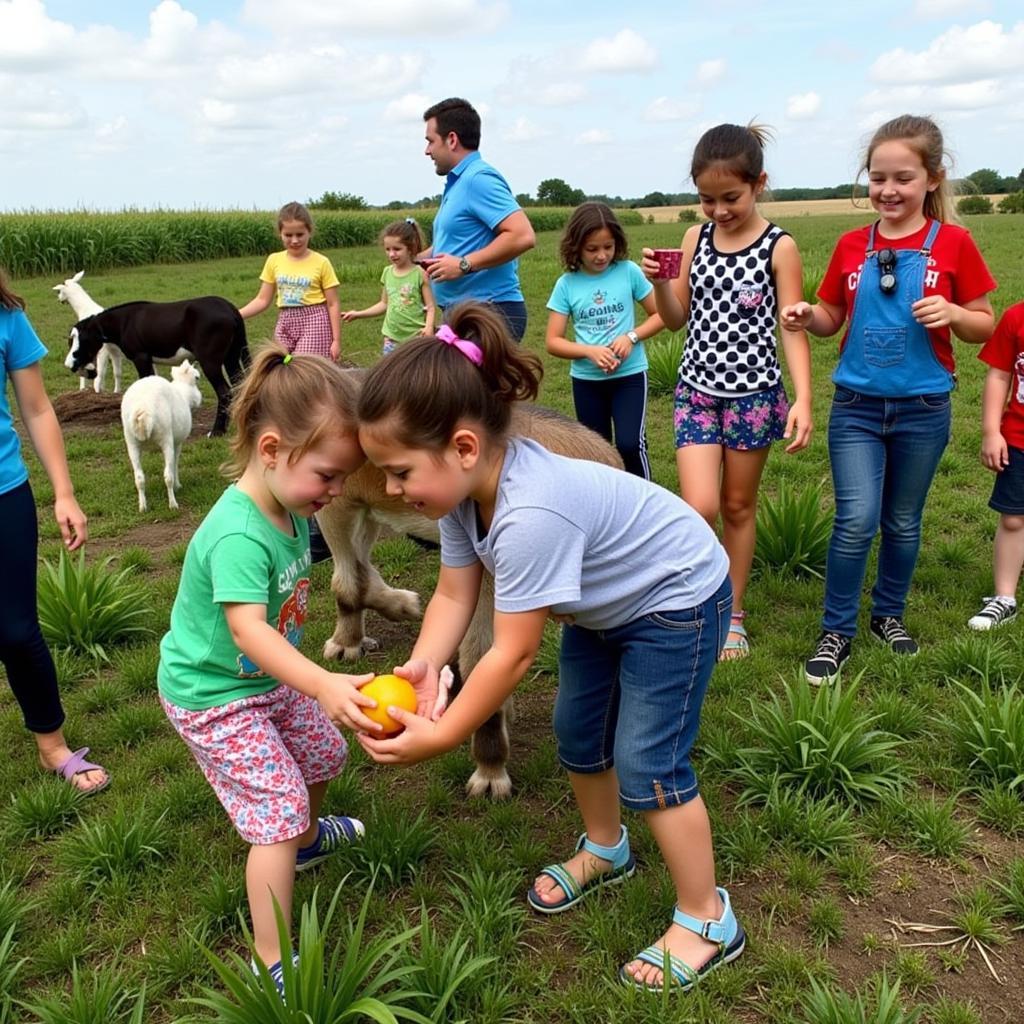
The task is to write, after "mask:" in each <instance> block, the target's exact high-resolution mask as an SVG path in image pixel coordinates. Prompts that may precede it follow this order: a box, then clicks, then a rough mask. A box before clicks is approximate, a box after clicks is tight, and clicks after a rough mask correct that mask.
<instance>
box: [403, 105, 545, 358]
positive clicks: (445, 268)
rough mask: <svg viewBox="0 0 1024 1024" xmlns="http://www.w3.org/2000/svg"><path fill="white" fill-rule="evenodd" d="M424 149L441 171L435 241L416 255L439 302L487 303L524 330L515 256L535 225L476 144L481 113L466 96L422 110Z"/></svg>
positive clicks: (530, 242)
mask: <svg viewBox="0 0 1024 1024" xmlns="http://www.w3.org/2000/svg"><path fill="white" fill-rule="evenodd" d="M423 120H424V121H425V122H426V138H427V149H426V154H427V156H429V157H430V158H431V160H433V161H434V167H435V168H436V170H437V173H438V174H443V175H445V176H446V177H447V181H446V182H445V186H444V194H443V195H442V196H441V206H440V208H439V209H438V211H437V215H436V216H435V217H434V229H433V244H432V245H431V247H430V248H429V249H427V250H425V251H424V252H422V253H421V254H420V256H421V258H422V259H423V260H424V263H425V265H426V267H427V272H428V274H429V275H430V281H431V284H432V286H433V289H434V298H435V299H436V300H437V304H438V305H439V306H441V308H442V309H443V308H444V307H445V306H450V305H452V304H453V303H455V302H458V301H459V300H461V299H477V300H478V301H480V302H489V303H492V304H493V305H494V307H495V308H496V309H498V310H499V311H500V312H501V313H502V314H503V315H504V317H505V319H506V320H507V321H508V324H509V327H510V328H511V330H512V334H513V335H514V336H515V337H516V339H520V340H521V339H522V337H523V335H524V334H525V333H526V303H525V302H524V301H523V292H522V289H520V287H519V261H518V258H517V257H519V256H520V255H521V254H522V253H524V252H526V250H527V249H532V248H533V246H534V245H535V244H536V238H535V237H534V234H533V227H532V226H531V224H530V221H529V220H528V219H527V216H526V214H525V213H523V211H522V209H521V208H520V206H519V204H518V203H517V202H516V200H515V196H513V195H512V190H511V189H510V188H509V187H508V182H507V181H506V180H505V179H504V178H503V177H502V176H501V174H499V173H498V171H496V170H495V169H494V168H493V167H491V165H490V164H487V163H484V161H483V160H482V159H481V158H480V153H479V152H478V149H479V146H480V115H479V114H478V113H477V112H476V111H475V110H474V109H473V107H472V106H470V104H469V103H468V102H466V100H462V99H456V98H452V99H447V100H442V101H441V102H440V103H435V104H434V105H433V106H432V107H430V108H429V109H428V110H427V111H426V112H425V113H424V115H423Z"/></svg>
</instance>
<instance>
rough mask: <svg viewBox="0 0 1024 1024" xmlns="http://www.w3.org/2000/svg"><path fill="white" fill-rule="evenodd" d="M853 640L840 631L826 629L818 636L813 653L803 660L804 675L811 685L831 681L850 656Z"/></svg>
mask: <svg viewBox="0 0 1024 1024" xmlns="http://www.w3.org/2000/svg"><path fill="white" fill-rule="evenodd" d="M852 647H853V641H852V640H851V639H850V637H848V636H843V634H842V633H830V632H829V631H828V630H826V631H825V632H824V633H822V634H821V636H819V637H818V643H817V645H816V646H815V648H814V653H813V654H812V655H811V656H810V657H809V658H808V659H807V661H806V662H804V676H805V678H806V679H807V682H809V683H810V684H811V685H812V686H821V684H822V683H831V682H833V681H834V680H836V679H838V678H839V671H840V669H841V668H842V667H843V665H845V664H846V662H847V661H848V660H849V658H850V649H851V648H852Z"/></svg>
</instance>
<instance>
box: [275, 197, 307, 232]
mask: <svg viewBox="0 0 1024 1024" xmlns="http://www.w3.org/2000/svg"><path fill="white" fill-rule="evenodd" d="M286 220H297V221H299V222H300V223H302V224H305V225H306V227H307V228H308V229H309V233H310V234H313V218H312V217H311V216H310V213H309V210H307V209H306V207H305V206H304V205H303V204H302V203H285V204H284V206H282V207H281V209H280V210H278V211H277V230H278V231H280V230H281V228H282V227H284V222H285V221H286Z"/></svg>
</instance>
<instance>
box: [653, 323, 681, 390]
mask: <svg viewBox="0 0 1024 1024" xmlns="http://www.w3.org/2000/svg"><path fill="white" fill-rule="evenodd" d="M646 348H647V386H648V389H649V390H650V392H651V394H652V395H671V394H674V393H675V390H676V382H677V381H678V380H679V361H680V360H681V359H682V358H683V332H682V331H675V332H674V333H672V334H666V335H662V336H661V337H659V338H655V339H654V340H653V341H649V342H647V344H646Z"/></svg>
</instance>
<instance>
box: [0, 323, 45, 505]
mask: <svg viewBox="0 0 1024 1024" xmlns="http://www.w3.org/2000/svg"><path fill="white" fill-rule="evenodd" d="M45 355H46V348H45V347H44V345H43V343H42V342H41V341H40V340H39V337H38V335H37V334H36V332H35V331H34V330H33V329H32V325H31V324H30V323H29V322H28V317H27V316H25V314H24V313H23V312H22V311H21V310H20V309H6V308H5V307H3V306H0V494H6V493H7V491H12V490H14V488H15V487H19V486H21V484H23V483H24V482H25V481H26V480H27V479H28V470H27V469H26V468H25V463H24V462H23V461H22V458H21V442H20V441H19V440H18V432H17V431H16V430H15V429H14V418H13V416H12V415H11V407H10V406H9V405H8V404H7V381H8V379H9V376H10V373H11V371H12V370H23V369H24V368H25V367H26V366H31V365H32V364H33V363H38V362H39V360H40V359H42V358H43V356H45Z"/></svg>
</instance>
